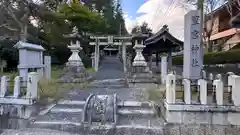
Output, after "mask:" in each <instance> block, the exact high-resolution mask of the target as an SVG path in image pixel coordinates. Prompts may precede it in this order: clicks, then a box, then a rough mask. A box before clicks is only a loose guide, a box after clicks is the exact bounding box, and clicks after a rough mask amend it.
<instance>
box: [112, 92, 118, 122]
mask: <svg viewBox="0 0 240 135" xmlns="http://www.w3.org/2000/svg"><path fill="white" fill-rule="evenodd" d="M113 98H114V99H113V100H114V101H113V104H114V114H113V116H114V126H116V124H117V107H118V106H117V94H116V93H115V94H114V95H113Z"/></svg>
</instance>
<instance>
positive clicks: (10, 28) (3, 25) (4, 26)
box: [0, 24, 19, 31]
mask: <svg viewBox="0 0 240 135" xmlns="http://www.w3.org/2000/svg"><path fill="white" fill-rule="evenodd" d="M0 28H6V29H8V30H10V31H19V29H16V28H12V27H11V26H9V25H7V24H2V25H0Z"/></svg>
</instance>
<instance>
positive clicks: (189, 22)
mask: <svg viewBox="0 0 240 135" xmlns="http://www.w3.org/2000/svg"><path fill="white" fill-rule="evenodd" d="M200 30H201V25H200V12H199V11H198V10H192V11H190V12H188V13H187V14H186V15H185V22H184V60H183V61H184V63H183V77H184V78H188V79H200V78H201V69H202V65H203V60H202V55H201V49H200V48H201V47H200V41H201V38H200V37H201V36H200V34H201V33H200Z"/></svg>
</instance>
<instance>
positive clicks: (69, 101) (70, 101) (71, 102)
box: [57, 100, 86, 105]
mask: <svg viewBox="0 0 240 135" xmlns="http://www.w3.org/2000/svg"><path fill="white" fill-rule="evenodd" d="M85 103H86V102H85V101H80V100H59V101H58V103H57V104H65V105H84V104H85Z"/></svg>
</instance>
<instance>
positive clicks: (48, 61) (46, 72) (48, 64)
mask: <svg viewBox="0 0 240 135" xmlns="http://www.w3.org/2000/svg"><path fill="white" fill-rule="evenodd" d="M44 76H45V78H46V79H48V80H50V79H51V56H44Z"/></svg>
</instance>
